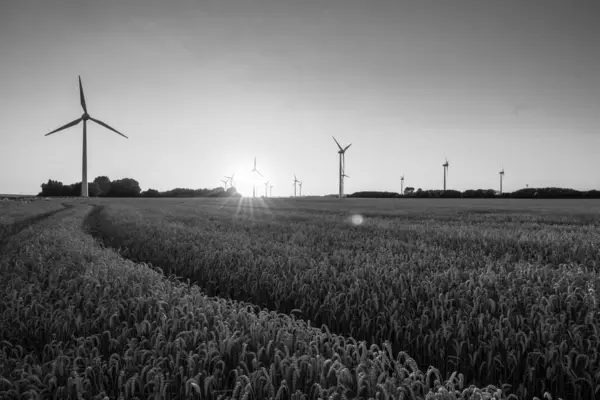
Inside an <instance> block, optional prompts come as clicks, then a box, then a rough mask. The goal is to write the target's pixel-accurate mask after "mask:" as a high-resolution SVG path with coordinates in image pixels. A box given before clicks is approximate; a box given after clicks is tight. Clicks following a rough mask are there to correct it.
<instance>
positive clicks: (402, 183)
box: [400, 175, 404, 194]
mask: <svg viewBox="0 0 600 400" xmlns="http://www.w3.org/2000/svg"><path fill="white" fill-rule="evenodd" d="M400 194H404V175H402V176H401V177H400Z"/></svg>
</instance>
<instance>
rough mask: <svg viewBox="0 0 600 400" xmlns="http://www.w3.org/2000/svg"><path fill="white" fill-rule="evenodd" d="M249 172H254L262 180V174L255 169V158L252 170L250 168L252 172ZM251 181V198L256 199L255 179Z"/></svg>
mask: <svg viewBox="0 0 600 400" xmlns="http://www.w3.org/2000/svg"><path fill="white" fill-rule="evenodd" d="M250 172H255V173H257V174H259V175H260V176H262V177H263V178H264V176H263V174H261V173H260V171H259V170H257V169H256V157H254V168H252V171H250ZM252 181H253V182H252V197H256V179H253V180H252Z"/></svg>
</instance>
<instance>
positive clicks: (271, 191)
mask: <svg viewBox="0 0 600 400" xmlns="http://www.w3.org/2000/svg"><path fill="white" fill-rule="evenodd" d="M273 187H275V185H271V186H269V189H270V190H269V197H273Z"/></svg>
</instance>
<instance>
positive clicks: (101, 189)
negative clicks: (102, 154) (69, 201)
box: [38, 176, 240, 197]
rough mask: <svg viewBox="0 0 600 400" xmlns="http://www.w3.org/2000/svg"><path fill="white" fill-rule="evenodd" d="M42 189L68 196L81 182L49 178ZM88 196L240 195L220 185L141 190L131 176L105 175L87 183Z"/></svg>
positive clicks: (45, 192) (48, 194) (77, 190)
mask: <svg viewBox="0 0 600 400" xmlns="http://www.w3.org/2000/svg"><path fill="white" fill-rule="evenodd" d="M41 186H42V191H41V192H40V193H39V194H38V196H44V197H70V196H79V195H81V182H77V183H73V184H70V185H65V184H63V183H62V182H59V181H54V180H52V179H49V180H48V182H47V183H42V185H41ZM88 192H89V196H90V197H231V196H240V194H239V193H238V192H237V191H236V189H235V188H229V189H227V190H224V189H223V188H221V187H218V188H214V189H184V188H175V189H171V190H167V191H164V192H159V191H158V190H155V189H148V190H145V191H142V189H141V188H140V184H139V182H138V181H136V180H135V179H132V178H123V179H118V180H115V181H111V180H110V179H109V178H108V177H107V176H98V177H97V178H96V179H94V181H93V182H89V183H88Z"/></svg>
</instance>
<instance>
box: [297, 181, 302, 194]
mask: <svg viewBox="0 0 600 400" xmlns="http://www.w3.org/2000/svg"><path fill="white" fill-rule="evenodd" d="M298 186H300V197H302V182H298Z"/></svg>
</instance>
